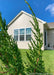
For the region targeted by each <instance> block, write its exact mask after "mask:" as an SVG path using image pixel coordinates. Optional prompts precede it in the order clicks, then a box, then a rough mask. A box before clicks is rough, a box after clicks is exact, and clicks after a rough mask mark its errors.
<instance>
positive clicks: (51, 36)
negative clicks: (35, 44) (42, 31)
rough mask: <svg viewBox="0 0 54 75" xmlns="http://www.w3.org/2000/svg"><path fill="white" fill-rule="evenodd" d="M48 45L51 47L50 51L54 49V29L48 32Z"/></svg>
mask: <svg viewBox="0 0 54 75" xmlns="http://www.w3.org/2000/svg"><path fill="white" fill-rule="evenodd" d="M48 44H49V45H50V47H49V49H54V48H53V46H54V29H50V30H48Z"/></svg>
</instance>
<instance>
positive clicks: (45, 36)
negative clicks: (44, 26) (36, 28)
mask: <svg viewBox="0 0 54 75" xmlns="http://www.w3.org/2000/svg"><path fill="white" fill-rule="evenodd" d="M44 42H45V46H46V44H47V32H46V30H45V32H44Z"/></svg>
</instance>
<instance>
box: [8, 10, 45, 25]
mask: <svg viewBox="0 0 54 75" xmlns="http://www.w3.org/2000/svg"><path fill="white" fill-rule="evenodd" d="M22 14H26V15H27V16H30V17H32V15H31V14H29V13H27V12H25V11H21V12H20V13H19V14H18V15H17V16H16V17H15V18H14V19H13V20H12V21H11V22H10V23H9V24H8V26H9V25H11V24H12V23H13V22H14V21H15V20H16V19H17V18H18V17H20V16H21V15H22ZM37 21H40V22H41V23H43V24H45V23H46V22H45V21H43V20H41V19H39V18H37Z"/></svg>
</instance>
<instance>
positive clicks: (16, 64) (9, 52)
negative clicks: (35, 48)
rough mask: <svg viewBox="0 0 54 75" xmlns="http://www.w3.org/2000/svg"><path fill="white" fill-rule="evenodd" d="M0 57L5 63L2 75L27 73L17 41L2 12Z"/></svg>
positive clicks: (0, 20) (0, 21)
mask: <svg viewBox="0 0 54 75" xmlns="http://www.w3.org/2000/svg"><path fill="white" fill-rule="evenodd" d="M0 59H1V60H2V61H3V63H4V64H5V67H4V68H5V70H6V71H5V72H4V71H3V72H0V73H1V74H2V75H3V74H5V73H9V75H25V74H24V66H23V63H22V59H21V53H20V50H19V49H18V46H17V43H16V42H15V41H14V39H13V38H12V37H11V36H9V35H8V33H7V26H6V21H5V20H2V17H1V14H0Z"/></svg>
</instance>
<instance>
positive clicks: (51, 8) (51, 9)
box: [45, 3, 54, 15]
mask: <svg viewBox="0 0 54 75" xmlns="http://www.w3.org/2000/svg"><path fill="white" fill-rule="evenodd" d="M45 10H46V11H47V10H48V11H49V12H50V13H51V15H54V3H53V4H49V5H48V6H47V7H46V8H45Z"/></svg>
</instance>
